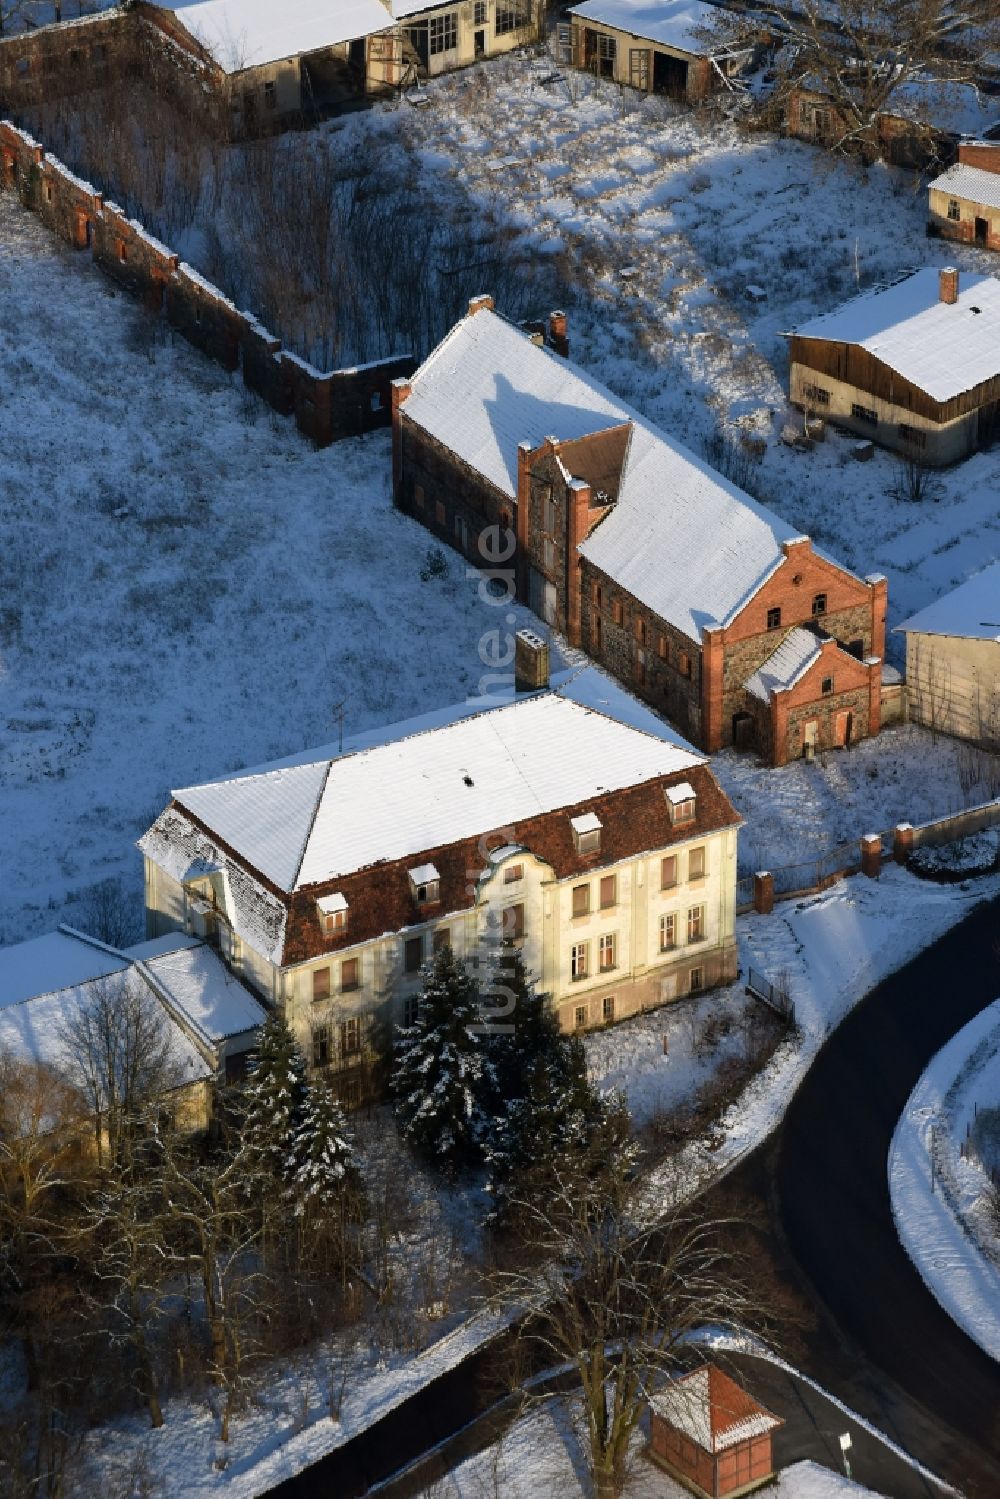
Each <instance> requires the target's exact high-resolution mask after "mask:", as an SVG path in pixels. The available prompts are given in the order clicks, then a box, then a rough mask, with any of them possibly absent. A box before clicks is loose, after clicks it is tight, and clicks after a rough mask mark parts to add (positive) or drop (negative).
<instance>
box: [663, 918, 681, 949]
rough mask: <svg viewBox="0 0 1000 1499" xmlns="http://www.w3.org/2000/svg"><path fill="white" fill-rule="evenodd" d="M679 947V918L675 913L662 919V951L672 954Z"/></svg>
mask: <svg viewBox="0 0 1000 1499" xmlns="http://www.w3.org/2000/svg"><path fill="white" fill-rule="evenodd" d="M676 946H677V917H676V916H675V915H674V914H673V912H672V911H671V912H669V913H668V914H667V915H666V916H661V917H660V951H661V952H670V951H672V949H673V948H675V947H676Z"/></svg>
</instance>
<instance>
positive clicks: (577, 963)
mask: <svg viewBox="0 0 1000 1499" xmlns="http://www.w3.org/2000/svg"><path fill="white" fill-rule="evenodd" d="M588 950H589V943H587V942H574V944H573V946H572V948H571V949H570V955H569V971H570V976H571V977H572V978H575V979H585V978H586V977H587V967H588V963H587V957H588Z"/></svg>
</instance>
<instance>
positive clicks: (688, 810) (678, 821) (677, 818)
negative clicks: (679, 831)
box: [665, 781, 698, 827]
mask: <svg viewBox="0 0 1000 1499" xmlns="http://www.w3.org/2000/svg"><path fill="white" fill-rule="evenodd" d="M665 795H666V798H667V806H668V807H669V808H670V821H671V824H672V825H673V826H674V827H678V826H680V825H682V824H684V823H688V822H694V820H695V816H696V813H697V810H698V804H697V797H696V796H695V794H694V787H693V786H692V785H691V783H690V782H689V781H682V782H681V784H680V785H679V786H668V787H667V788H666V792H665Z"/></svg>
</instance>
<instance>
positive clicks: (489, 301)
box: [469, 292, 493, 317]
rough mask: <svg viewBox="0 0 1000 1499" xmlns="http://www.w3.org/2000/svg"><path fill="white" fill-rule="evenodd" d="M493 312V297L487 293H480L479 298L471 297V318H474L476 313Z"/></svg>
mask: <svg viewBox="0 0 1000 1499" xmlns="http://www.w3.org/2000/svg"><path fill="white" fill-rule="evenodd" d="M492 311H493V298H492V297H491V296H489V295H488V294H487V293H485V292H482V293H480V295H479V296H478V297H470V298H469V317H472V315H473V314H474V313H476V312H492Z"/></svg>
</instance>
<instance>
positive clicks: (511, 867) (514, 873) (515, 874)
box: [503, 864, 524, 885]
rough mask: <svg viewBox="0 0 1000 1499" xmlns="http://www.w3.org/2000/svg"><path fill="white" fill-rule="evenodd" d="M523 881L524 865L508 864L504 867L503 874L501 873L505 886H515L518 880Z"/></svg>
mask: <svg viewBox="0 0 1000 1499" xmlns="http://www.w3.org/2000/svg"><path fill="white" fill-rule="evenodd" d="M523 879H524V865H523V864H508V865H507V866H506V867H505V869H504V872H503V882H504V884H505V885H516V884H517V882H518V880H523Z"/></svg>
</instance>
